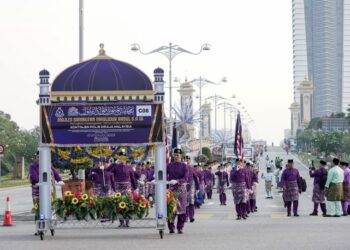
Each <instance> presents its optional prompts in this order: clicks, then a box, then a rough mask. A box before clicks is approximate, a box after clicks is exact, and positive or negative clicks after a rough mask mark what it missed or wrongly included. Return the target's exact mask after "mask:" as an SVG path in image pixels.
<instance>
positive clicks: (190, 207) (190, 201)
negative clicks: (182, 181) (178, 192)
mask: <svg viewBox="0 0 350 250" xmlns="http://www.w3.org/2000/svg"><path fill="white" fill-rule="evenodd" d="M187 167H188V178H187V184H186V189H187V207H186V221H187V220H188V218H189V219H190V221H191V222H193V221H194V201H195V200H194V199H195V192H196V190H199V181H198V177H197V174H196V169H195V168H194V167H192V166H190V165H188V166H187Z"/></svg>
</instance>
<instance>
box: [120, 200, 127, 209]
mask: <svg viewBox="0 0 350 250" xmlns="http://www.w3.org/2000/svg"><path fill="white" fill-rule="evenodd" d="M119 208H121V209H124V208H126V203H125V202H124V201H122V202H120V203H119Z"/></svg>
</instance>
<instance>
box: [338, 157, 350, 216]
mask: <svg viewBox="0 0 350 250" xmlns="http://www.w3.org/2000/svg"><path fill="white" fill-rule="evenodd" d="M340 167H341V168H342V169H343V171H344V181H343V199H342V202H341V204H342V208H343V216H348V207H349V201H350V169H349V163H347V162H341V163H340Z"/></svg>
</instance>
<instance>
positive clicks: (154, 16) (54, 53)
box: [0, 0, 293, 143]
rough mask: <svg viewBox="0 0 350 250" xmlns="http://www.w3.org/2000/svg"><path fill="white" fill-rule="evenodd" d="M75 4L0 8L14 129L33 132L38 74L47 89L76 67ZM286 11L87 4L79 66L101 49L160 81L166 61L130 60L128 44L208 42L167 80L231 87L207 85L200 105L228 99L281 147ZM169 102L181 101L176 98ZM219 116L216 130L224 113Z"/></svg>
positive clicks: (73, 0) (232, 4)
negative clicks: (46, 77)
mask: <svg viewBox="0 0 350 250" xmlns="http://www.w3.org/2000/svg"><path fill="white" fill-rule="evenodd" d="M78 2H79V1H78V0H31V1H29V0H11V1H1V2H0V34H1V39H0V56H1V59H0V84H1V85H0V86H1V91H0V110H3V111H5V112H6V113H9V114H11V116H12V118H13V120H14V121H16V122H17V123H18V124H19V126H20V127H23V128H26V129H30V128H32V127H34V125H36V124H38V119H39V116H38V107H37V105H36V104H35V100H36V99H37V96H38V86H37V85H36V84H37V83H38V82H39V79H38V72H39V71H40V70H41V69H43V68H46V69H48V70H49V71H50V73H51V76H52V77H51V81H53V80H54V78H55V77H56V76H57V75H58V74H59V73H60V72H61V71H62V70H64V69H65V68H67V67H68V66H70V65H72V64H75V63H77V62H78ZM291 2H292V1H291V0H265V1H261V0H217V1H213V0H198V1H197V0H186V1H184V0H177V1H169V0H148V1H145V0H134V1H133V0H128V1H116V0H85V48H84V49H85V55H84V58H85V59H89V58H91V57H94V56H96V55H97V53H98V49H99V48H98V45H99V43H101V42H103V43H104V44H105V49H106V52H107V54H108V55H109V56H111V57H114V58H116V59H120V60H123V61H127V62H129V63H131V64H133V65H135V66H136V67H138V68H140V69H141V70H143V71H144V72H145V73H146V74H148V75H149V76H150V77H151V78H152V79H153V77H152V72H153V69H154V68H156V67H158V66H160V67H163V68H164V69H165V71H166V76H167V74H168V60H167V59H166V58H165V57H164V56H162V55H161V54H152V55H148V56H143V55H141V54H139V53H134V52H132V51H131V50H130V44H132V43H134V42H136V43H139V44H140V45H141V47H142V49H143V50H144V51H150V50H153V49H155V48H158V47H160V46H162V45H167V44H168V43H169V42H170V41H171V42H172V43H174V44H178V45H180V46H181V47H183V48H185V49H187V50H191V51H193V52H197V51H198V50H199V49H200V46H201V44H203V43H206V42H207V43H210V44H211V46H212V47H211V48H212V50H211V51H209V52H203V53H202V54H200V55H198V56H192V55H188V54H180V55H178V57H176V58H175V59H174V60H173V76H174V77H180V78H181V79H183V80H184V79H185V77H186V76H187V77H188V79H189V80H191V79H193V78H197V77H199V76H202V77H205V78H208V79H209V80H212V81H220V79H221V78H222V77H223V76H226V77H227V78H228V83H226V84H223V85H221V86H220V87H217V86H209V85H207V86H205V87H204V88H203V97H206V96H210V95H212V94H214V93H217V94H219V95H222V96H225V97H230V96H232V94H235V95H236V96H237V100H239V101H240V102H241V103H242V104H243V105H244V106H245V107H246V109H247V110H248V112H249V114H250V116H251V117H252V119H254V123H252V124H250V128H251V132H252V135H253V137H254V138H255V139H266V140H268V142H269V143H270V142H271V141H274V142H275V143H278V142H279V141H280V140H281V139H282V138H283V130H284V129H285V128H289V126H290V112H289V110H288V107H289V105H290V104H291V102H292V100H293V98H292V94H293V90H292V84H293V74H292V73H293V72H292V70H293V65H292V22H291V15H292V9H291ZM166 78H167V77H166ZM166 80H167V79H166ZM174 84H175V83H174ZM174 92H176V89H174ZM173 100H175V101H176V102H178V97H177V96H176V95H174V97H173ZM195 100H198V99H195ZM236 102H237V101H236ZM166 107H168V106H166ZM218 112H219V114H220V115H219V117H218V119H219V121H218V124H219V128H222V127H223V111H222V110H219V111H218ZM227 127H229V122H227Z"/></svg>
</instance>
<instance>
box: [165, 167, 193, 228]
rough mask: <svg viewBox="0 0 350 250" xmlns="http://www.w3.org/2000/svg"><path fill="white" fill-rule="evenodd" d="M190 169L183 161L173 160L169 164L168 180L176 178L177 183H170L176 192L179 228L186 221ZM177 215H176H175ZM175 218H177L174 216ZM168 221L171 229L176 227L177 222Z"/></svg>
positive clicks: (172, 189) (171, 188)
mask: <svg viewBox="0 0 350 250" xmlns="http://www.w3.org/2000/svg"><path fill="white" fill-rule="evenodd" d="M188 174H189V172H188V169H187V166H186V164H185V163H183V162H172V163H169V164H168V165H167V180H168V181H171V180H176V181H177V184H175V185H170V187H169V189H170V190H171V191H172V192H174V195H175V197H176V200H177V211H176V213H177V226H176V228H177V230H180V231H181V230H182V229H183V227H184V224H185V221H186V204H187V190H186V184H187V179H188ZM174 216H175V217H176V215H174ZM174 220H175V218H174ZM174 220H173V222H170V221H168V228H169V230H170V231H173V230H174V229H175V224H174Z"/></svg>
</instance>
